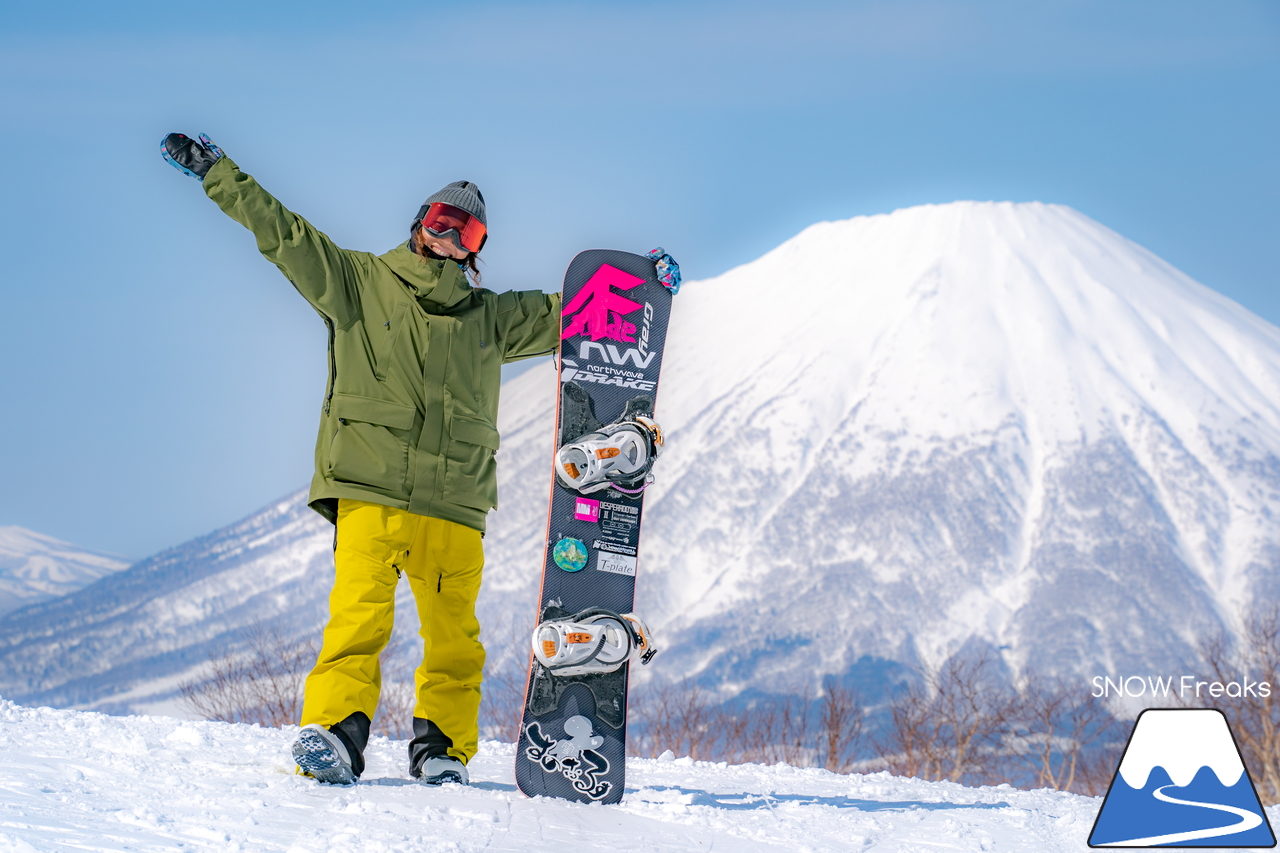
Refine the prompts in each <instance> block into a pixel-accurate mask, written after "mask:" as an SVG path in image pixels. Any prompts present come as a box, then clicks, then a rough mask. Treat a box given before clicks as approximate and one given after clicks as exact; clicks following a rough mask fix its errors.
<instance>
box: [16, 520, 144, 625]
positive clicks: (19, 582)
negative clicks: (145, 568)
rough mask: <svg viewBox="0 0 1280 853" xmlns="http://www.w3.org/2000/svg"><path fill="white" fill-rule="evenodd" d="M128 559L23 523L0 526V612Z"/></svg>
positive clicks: (67, 588) (60, 591) (71, 587)
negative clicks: (45, 532) (63, 539)
mask: <svg viewBox="0 0 1280 853" xmlns="http://www.w3.org/2000/svg"><path fill="white" fill-rule="evenodd" d="M128 567H129V561H128V560H125V559H121V558H120V557H117V556H114V555H112V554H100V553H98V552H97V551H89V550H87V549H85V548H77V547H76V546H75V545H71V544H69V543H67V542H63V541H61V540H60V539H54V538H53V537H52V536H44V535H42V534H40V533H36V532H34V531H31V530H27V529H25V528H22V527H12V526H10V527H0V616H2V615H4V614H5V613H8V612H9V611H10V610H15V609H17V608H19V607H23V606H25V605H27V604H35V603H37V602H40V601H48V600H50V599H53V598H57V597H59V596H62V595H66V594H67V593H71V592H75V591H76V590H78V589H81V588H83V587H86V586H88V585H89V584H91V583H93V582H94V581H96V580H98V579H99V578H103V577H106V576H107V575H109V574H112V573H114V572H118V571H121V570H122V569H127V568H128Z"/></svg>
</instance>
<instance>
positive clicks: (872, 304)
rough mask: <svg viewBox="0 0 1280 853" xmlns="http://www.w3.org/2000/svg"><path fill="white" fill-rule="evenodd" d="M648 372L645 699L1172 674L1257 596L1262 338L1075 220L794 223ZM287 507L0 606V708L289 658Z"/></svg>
mask: <svg viewBox="0 0 1280 853" xmlns="http://www.w3.org/2000/svg"><path fill="white" fill-rule="evenodd" d="M664 365H665V367H664V371H663V378H662V385H661V389H660V392H659V395H658V400H657V418H658V420H659V421H660V422H661V423H662V425H663V427H664V428H665V429H666V432H667V436H668V442H667V447H668V449H667V451H666V452H665V453H664V455H663V458H662V459H661V460H660V462H659V463H658V465H657V467H656V469H655V474H656V477H657V482H656V483H655V485H654V486H653V487H652V488H651V489H650V491H649V493H648V498H647V501H648V503H647V504H646V512H645V531H644V541H643V544H642V547H641V554H640V560H639V576H638V583H637V605H636V606H637V611H638V612H639V613H640V614H641V615H642V616H644V618H645V619H646V621H647V622H648V623H649V625H650V626H651V627H652V628H654V630H655V631H656V633H657V636H658V640H659V645H660V646H661V647H662V649H663V651H662V653H661V654H660V655H659V656H658V657H657V658H656V659H655V662H654V664H653V665H652V666H650V667H646V668H645V670H644V671H643V677H645V678H659V679H672V680H678V679H680V678H682V677H686V676H688V677H693V678H695V679H697V680H699V681H701V682H702V683H703V684H704V685H706V686H709V687H712V688H714V689H717V690H719V691H720V695H721V696H723V697H725V698H728V697H732V696H734V695H737V694H739V693H741V692H742V691H752V690H754V691H764V692H768V693H786V692H791V691H793V690H795V689H797V688H800V687H805V686H809V687H812V686H813V685H814V684H816V682H817V680H818V679H819V678H820V677H821V676H823V675H826V674H834V675H837V676H843V677H845V678H847V679H849V680H850V681H855V682H858V683H859V685H860V687H861V689H862V690H863V692H864V695H866V694H867V692H868V686H869V682H871V681H874V680H875V679H880V680H882V681H883V680H884V679H886V678H892V677H894V673H895V672H900V671H901V670H900V669H897V670H895V669H894V668H895V667H899V668H900V667H902V666H910V665H914V664H918V663H920V662H926V663H937V662H940V661H941V660H943V659H945V658H946V657H947V656H948V655H950V654H953V653H955V652H956V651H958V650H960V649H962V648H965V647H966V646H967V647H969V648H977V647H986V648H990V649H995V650H998V652H999V654H1000V655H1001V657H1002V659H1003V661H1004V663H1005V664H1006V665H1007V666H1008V668H1009V669H1010V670H1011V671H1014V672H1016V671H1019V670H1021V669H1023V668H1026V667H1028V666H1030V665H1031V664H1032V663H1034V664H1035V666H1036V667H1037V668H1039V669H1041V670H1045V671H1047V672H1048V673H1049V674H1061V675H1066V676H1071V677H1076V678H1079V679H1080V684H1081V688H1082V690H1083V689H1087V682H1086V679H1087V678H1089V677H1092V676H1094V675H1111V676H1118V675H1128V674H1139V675H1148V674H1160V675H1169V674H1176V673H1179V672H1187V671H1194V667H1195V665H1196V663H1197V660H1196V657H1197V655H1196V646H1197V643H1198V641H1199V640H1200V639H1201V638H1202V637H1205V636H1209V635H1212V634H1214V633H1216V632H1217V631H1219V630H1222V629H1223V628H1226V629H1228V630H1230V629H1231V628H1232V627H1233V626H1234V625H1235V622H1234V619H1235V618H1236V614H1238V613H1239V612H1240V610H1241V609H1242V608H1243V607H1245V606H1247V605H1248V604H1249V603H1250V602H1252V601H1255V600H1260V601H1267V600H1275V599H1276V598H1277V597H1280V528H1278V527H1277V526H1276V524H1275V522H1274V519H1275V518H1276V517H1277V515H1278V514H1280V329H1277V328H1276V327H1274V326H1271V325H1269V324H1268V323H1266V322H1264V321H1263V320H1261V319H1259V318H1258V317H1256V316H1255V315H1253V314H1251V313H1249V312H1248V311H1246V310H1245V309H1244V308H1242V307H1240V306H1239V305H1237V304H1235V303H1233V302H1231V301H1230V300H1228V299H1226V298H1225V297H1223V296H1221V295H1219V294H1217V293H1215V292H1213V291H1211V290H1209V289H1208V288H1206V287H1204V286H1202V285H1200V284H1197V283H1196V282H1194V281H1192V280H1191V279H1189V278H1188V277H1187V276H1185V275H1184V274H1182V273H1180V272H1179V271H1177V270H1176V269H1174V268H1172V267H1171V266H1169V265H1168V264H1166V263H1165V262H1163V261H1161V260H1160V259H1159V258H1157V257H1155V256H1154V255H1152V254H1151V253H1150V252H1148V251H1146V250H1145V249H1143V248H1141V247H1140V246H1137V245H1135V244H1134V243H1132V242H1130V241H1129V240H1126V239H1125V238H1124V237H1122V236H1120V235H1118V234H1116V233H1114V232H1112V231H1110V230H1108V229H1107V228H1105V227H1103V226H1102V225H1100V224H1098V223H1097V222H1094V221H1092V220H1090V219H1089V218H1087V217H1085V216H1083V215H1081V214H1080V213H1078V212H1076V211H1074V210H1071V209H1070V208H1066V207H1061V206H1056V205H1046V204H1039V203H1030V204H1011V203H977V202H958V203H955V204H948V205H939V206H925V207H916V208H910V209H906V210H899V211H896V212H894V213H891V214H887V215H882V216H870V217H858V218H855V219H851V220H847V221H842V222H825V223H820V224H818V225H814V226H812V227H810V228H808V229H806V230H805V231H803V232H802V233H800V234H799V235H797V236H796V237H795V238H793V239H791V240H789V241H787V242H786V243H784V244H783V245H781V246H779V247H778V248H776V249H774V250H773V251H771V252H769V253H768V254H766V255H764V256H763V257H761V258H760V259H758V260H756V261H754V262H752V263H749V264H746V265H744V266H741V267H739V268H736V269H733V270H730V271H729V272H726V273H724V274H723V275H721V276H718V277H717V278H714V279H710V280H704V281H698V282H688V283H686V285H685V287H684V288H683V289H682V290H681V292H680V295H679V296H678V297H676V301H675V306H674V312H673V315H672V325H671V328H670V333H669V337H668V353H667V355H666V357H665V359H664ZM554 393H555V376H554V371H553V369H552V366H551V365H550V364H549V363H548V364H544V365H539V366H538V367H535V368H533V369H531V370H529V371H528V372H526V373H524V374H522V375H521V376H519V377H517V378H516V379H514V380H512V381H511V382H509V383H507V384H506V385H505V386H504V388H503V392H502V403H501V409H500V417H499V424H498V426H499V429H500V431H501V434H502V448H501V450H500V451H499V454H498V470H499V472H500V475H499V479H500V487H499V494H500V498H501V505H500V507H499V509H498V510H497V511H496V512H495V513H493V514H492V515H491V516H490V526H489V533H488V536H487V538H486V539H485V550H486V554H487V565H486V577H485V585H484V589H483V591H482V594H481V602H480V615H481V621H482V624H483V625H484V630H485V634H484V636H485V639H486V643H487V644H488V646H489V652H490V661H491V663H494V664H497V665H501V664H502V662H503V660H504V659H506V660H508V661H509V662H511V663H512V665H519V666H523V664H524V662H525V661H526V660H527V654H528V652H527V640H526V639H524V638H525V637H527V633H525V632H526V631H527V630H528V629H529V628H531V627H532V626H531V624H529V623H531V621H532V618H533V613H534V610H535V607H536V602H537V596H538V582H539V567H540V566H541V565H542V556H541V550H542V548H543V547H544V543H543V537H544V533H545V526H546V506H547V494H548V489H549V483H550V479H551V471H550V459H551V450H552V430H553V427H552V424H553V413H552V406H553V400H554ZM299 452H303V449H302V448H299ZM304 497H305V496H304V494H303V493H298V494H295V495H293V496H290V497H289V498H287V499H285V500H282V501H280V502H279V503H277V504H275V505H273V506H271V507H268V508H267V509H265V510H263V511H262V512H261V513H259V514H257V515H255V516H253V517H251V518H249V519H246V520H245V521H244V522H241V523H240V524H238V525H233V526H232V527H229V528H226V529H224V530H221V531H217V532H215V533H213V534H210V535H209V536H207V537H204V538H202V539H198V540H195V541H193V542H191V543H188V544H186V545H184V546H182V547H180V548H177V549H174V550H172V551H168V552H165V553H162V554H159V555H156V556H155V557H152V558H150V559H148V560H145V561H143V562H142V563H140V564H138V565H137V566H135V567H133V568H132V569H130V570H128V571H126V572H123V573H120V574H118V575H114V576H112V577H109V578H106V579H104V580H102V581H100V582H98V583H96V584H94V585H93V586H92V587H90V588H88V589H86V590H83V591H81V592H80V593H76V594H72V595H70V596H68V597H66V598H63V599H59V600H56V601H53V602H49V603H46V604H40V605H34V606H32V607H27V608H23V609H22V610H19V611H16V612H15V613H13V614H11V615H10V616H9V617H7V618H6V620H4V621H3V623H0V695H3V696H5V697H7V698H10V699H15V700H20V701H25V702H28V703H32V704H54V705H59V706H77V707H85V708H97V709H102V710H117V711H126V710H135V711H149V712H156V711H163V712H170V713H172V712H176V708H175V706H174V705H173V704H172V696H173V690H174V686H175V685H176V684H177V683H178V682H179V681H180V680H181V679H182V678H184V677H189V675H190V674H191V673H193V672H194V671H195V668H197V667H198V666H199V665H200V663H201V662H202V661H203V660H204V659H205V657H206V656H207V654H208V652H209V650H210V649H211V648H215V647H216V646H217V644H219V643H234V642H235V641H236V637H237V636H238V632H239V631H240V630H241V629H242V628H243V627H244V626H246V625H248V624H249V623H250V622H252V621H253V620H255V619H262V620H267V621H269V622H271V623H272V624H276V625H279V626H281V627H282V628H283V629H286V630H288V631H291V632H294V633H295V634H298V635H302V634H307V635H311V636H314V635H315V633H316V632H317V631H318V628H319V626H320V625H321V624H322V623H323V620H324V614H325V610H326V596H327V594H328V589H329V584H330V578H331V573H332V559H331V556H330V553H329V549H330V546H331V536H332V530H331V528H329V526H328V525H327V524H325V523H324V522H322V521H321V520H320V519H319V518H318V517H316V516H314V515H313V514H312V513H311V512H310V510H308V509H306V507H305V502H304ZM401 592H402V595H407V589H404V590H401ZM398 616H399V617H400V618H398V619H397V630H398V631H403V632H404V633H406V634H412V632H413V631H414V630H415V629H416V625H415V624H414V619H415V616H414V614H413V609H412V608H411V607H401V608H400V611H399V614H398Z"/></svg>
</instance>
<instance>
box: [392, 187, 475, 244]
mask: <svg viewBox="0 0 1280 853" xmlns="http://www.w3.org/2000/svg"><path fill="white" fill-rule="evenodd" d="M438 201H442V202H444V203H445V204H451V205H453V206H454V207H460V208H462V209H463V210H465V211H466V212H467V213H470V214H471V215H472V216H474V217H475V218H476V219H479V220H480V221H481V222H483V223H484V225H485V227H486V228H487V227H488V226H489V221H488V220H487V219H485V215H484V195H483V194H482V193H481V192H480V188H479V187H478V186H476V185H475V184H473V183H471V182H470V181H454V182H453V183H451V184H449V185H448V186H447V187H445V188H444V189H442V190H440V191H439V192H437V193H434V194H432V195H431V196H429V197H428V198H427V200H426V201H424V202H423V203H422V207H420V208H418V215H417V216H415V217H414V218H413V224H412V225H411V226H409V231H410V232H413V231H416V230H417V229H418V223H420V222H422V217H424V216H426V215H427V208H428V207H430V206H431V205H433V204H435V203H436V202H438Z"/></svg>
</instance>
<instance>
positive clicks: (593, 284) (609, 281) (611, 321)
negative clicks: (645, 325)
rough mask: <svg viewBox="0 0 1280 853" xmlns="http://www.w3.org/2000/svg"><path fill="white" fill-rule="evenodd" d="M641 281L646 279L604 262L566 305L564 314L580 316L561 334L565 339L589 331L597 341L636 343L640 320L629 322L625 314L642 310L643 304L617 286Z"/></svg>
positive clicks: (587, 333)
mask: <svg viewBox="0 0 1280 853" xmlns="http://www.w3.org/2000/svg"><path fill="white" fill-rule="evenodd" d="M640 284H644V279H642V278H638V277H636V276H634V275H631V274H630V273H625V272H623V271H622V270H620V269H618V268H617V267H611V266H609V265H608V264H601V265H600V269H598V270H596V273H595V275H593V276H591V278H589V279H587V283H586V284H584V285H583V286H582V289H581V290H579V291H578V293H577V295H576V296H574V297H573V299H572V300H570V302H569V304H568V305H566V306H564V311H563V314H564V316H566V317H568V316H569V315H570V314H574V313H575V312H576V316H574V318H573V319H572V320H570V321H569V326H568V328H566V329H565V330H564V334H562V335H561V336H560V338H561V340H568V339H569V338H571V337H573V336H574V335H589V336H590V337H591V340H593V341H598V340H600V339H601V338H608V339H609V340H613V341H622V342H624V343H629V344H633V343H635V342H636V337H635V335H636V324H635V323H628V322H627V321H626V320H624V319H623V316H624V315H626V314H630V313H631V312H633V311H638V310H640V308H642V307H643V306H642V305H641V303H639V302H632V301H631V300H630V299H628V298H627V297H625V296H621V295H619V294H617V293H614V292H613V288H617V289H618V290H630V289H631V288H633V287H635V286H636V285H640Z"/></svg>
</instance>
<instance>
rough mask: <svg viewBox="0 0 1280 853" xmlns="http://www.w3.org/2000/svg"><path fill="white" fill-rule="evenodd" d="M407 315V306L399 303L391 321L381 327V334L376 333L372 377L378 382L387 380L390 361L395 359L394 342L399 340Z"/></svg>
mask: <svg viewBox="0 0 1280 853" xmlns="http://www.w3.org/2000/svg"><path fill="white" fill-rule="evenodd" d="M408 313H409V306H408V305H407V304H405V303H403V302H402V303H400V304H399V305H397V306H396V308H395V311H393V312H392V313H391V319H390V320H388V321H387V322H386V324H385V325H384V326H383V327H382V332H380V333H377V344H376V346H374V349H373V375H374V376H376V377H377V378H378V379H379V380H385V379H386V378H387V373H388V369H389V368H390V367H391V361H392V359H393V358H394V357H395V351H396V341H398V340H399V339H400V333H401V331H402V330H403V329H404V324H405V323H406V322H408V319H407V318H408Z"/></svg>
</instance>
